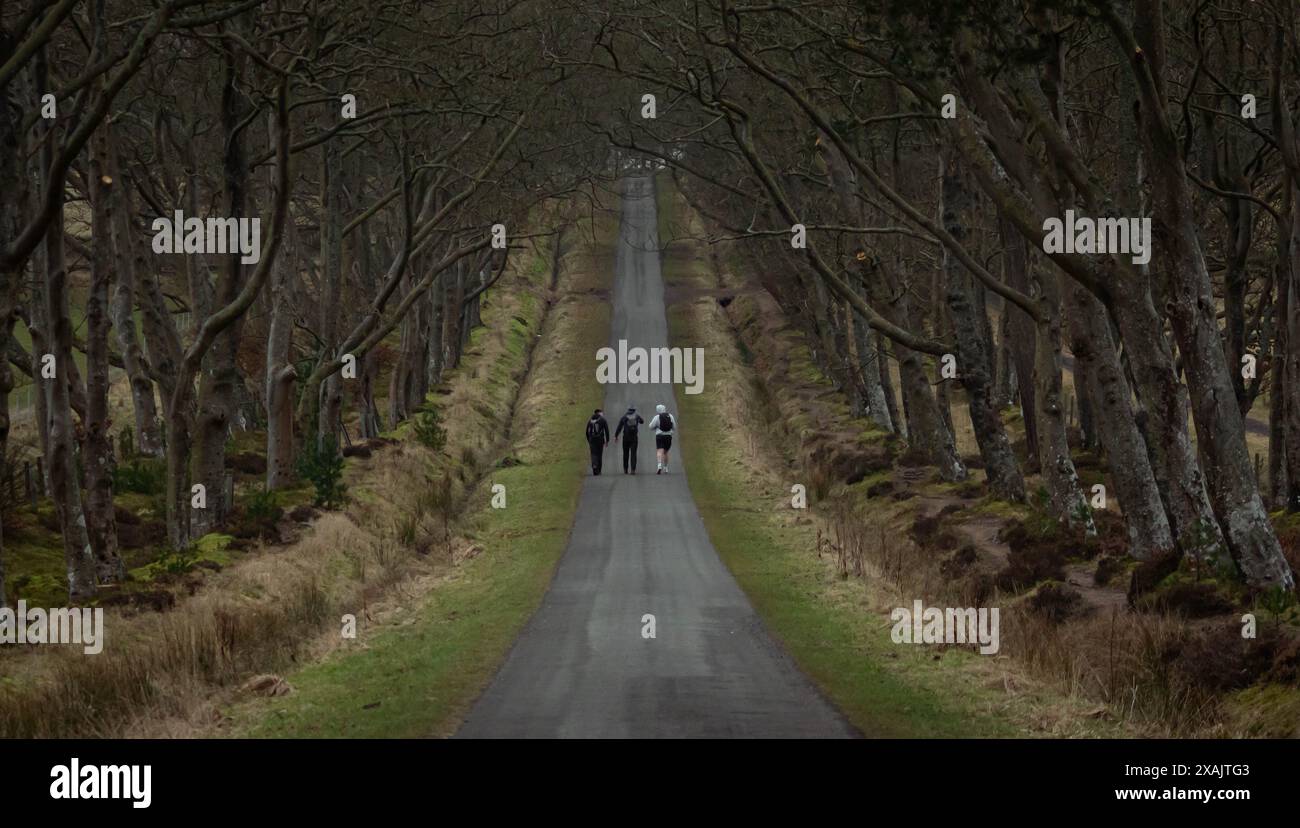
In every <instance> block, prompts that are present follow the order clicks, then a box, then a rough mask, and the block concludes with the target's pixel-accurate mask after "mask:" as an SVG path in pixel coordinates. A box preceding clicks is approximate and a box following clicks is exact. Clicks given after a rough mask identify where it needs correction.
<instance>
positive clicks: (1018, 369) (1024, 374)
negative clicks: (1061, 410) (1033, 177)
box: [998, 213, 1041, 470]
mask: <svg viewBox="0 0 1300 828" xmlns="http://www.w3.org/2000/svg"><path fill="white" fill-rule="evenodd" d="M998 233H999V235H1000V237H1001V239H1002V247H1003V255H1002V260H1003V278H1005V279H1006V282H1007V285H1008V286H1009V287H1013V288H1015V289H1016V290H1018V291H1020V292H1022V293H1028V292H1029V251H1028V250H1026V248H1025V240H1024V237H1022V236H1021V235H1020V233H1019V231H1018V230H1016V227H1015V224H1014V223H1012V221H1011V219H1010V218H1008V217H1006V216H1004V215H1002V214H1001V213H999V214H998ZM1002 313H1003V314H1004V315H1005V316H1006V317H1007V322H1006V327H1005V329H1006V330H1007V331H1008V332H1009V333H1010V334H1011V357H1012V363H1013V367H1014V370H1015V375H1016V386H1015V387H1016V389H1017V390H1018V391H1019V395H1020V417H1021V420H1022V421H1023V422H1024V424H1025V446H1026V449H1025V450H1026V452H1027V453H1028V457H1027V458H1026V462H1025V465H1026V466H1027V467H1028V468H1029V469H1030V470H1037V469H1039V468H1040V467H1041V463H1040V462H1039V457H1038V419H1037V416H1036V414H1035V412H1036V411H1037V410H1038V406H1037V403H1036V401H1035V399H1034V363H1035V354H1034V343H1035V342H1037V340H1038V336H1037V332H1036V331H1035V329H1034V328H1035V326H1034V320H1033V319H1031V318H1030V317H1029V314H1027V313H1025V312H1024V311H1023V310H1021V309H1020V308H1018V307H1016V306H1015V305H1014V304H1012V303H1010V302H1007V303H1005V304H1004V306H1003V309H1002Z"/></svg>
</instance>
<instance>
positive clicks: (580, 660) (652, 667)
mask: <svg viewBox="0 0 1300 828" xmlns="http://www.w3.org/2000/svg"><path fill="white" fill-rule="evenodd" d="M622 203H623V208H622V227H621V239H620V242H619V245H618V250H617V256H616V268H617V273H616V276H615V287H614V312H613V322H612V331H611V334H610V341H611V344H613V345H614V346H617V343H618V341H619V340H620V339H626V340H627V341H628V347H635V346H643V347H656V346H659V347H662V346H666V345H667V344H668V335H667V324H666V322H665V317H664V299H663V279H662V277H661V274H660V271H659V254H658V252H657V249H656V242H657V238H656V237H657V232H656V228H657V221H656V213H655V200H654V189H653V186H652V182H651V180H650V179H649V178H630V179H625V180H624V183H623V202H622ZM595 364H596V361H595V355H594V354H593V355H592V370H593V371H594V370H595ZM707 365H708V355H707V354H706V357H705V366H706V369H707ZM705 393H708V385H707V373H706V384H705ZM657 403H663V404H665V405H667V406H668V409H669V411H671V412H673V413H674V414H676V413H677V406H676V404H675V402H674V397H673V389H672V387H671V386H670V385H644V384H643V385H610V386H608V387H607V390H606V395H605V414H606V417H607V418H608V419H609V423H610V428H611V430H612V429H613V427H614V425H615V423H616V422H617V420H618V418H619V416H620V415H621V414H622V413H623V412H624V411H626V410H627V407H628V406H629V405H635V406H636V407H637V409H638V411H640V412H642V416H644V417H645V419H646V421H647V422H648V421H649V420H650V418H651V416H653V413H654V407H655V405H656V404H657ZM582 426H583V424H582V423H581V422H577V423H574V424H573V434H574V440H581V439H582V436H581V434H582ZM691 427H692V423H691V422H690V421H689V420H688V421H685V422H682V423H681V424H680V428H681V435H682V436H680V437H679V438H678V439H677V440H676V441H675V442H674V446H673V448H674V451H673V457H672V467H671V473H670V474H668V475H666V476H656V475H655V457H654V454H655V452H654V438H653V436H651V435H647V432H646V430H645V428H644V427H642V432H641V435H642V436H641V441H640V451H639V457H640V467H639V473H638V474H637V475H636V476H631V475H624V474H623V472H622V465H621V455H620V453H619V452H618V451H617V450H616V446H615V444H614V443H613V442H612V441H611V443H610V447H609V450H608V451H607V453H606V456H605V469H604V473H603V474H602V476H600V477H592V476H589V477H588V478H587V479H586V481H585V483H584V485H583V489H582V496H581V501H580V502H579V505H578V511H577V516H576V519H575V522H574V526H573V531H572V534H571V536H570V538H569V545H568V548H567V549H566V551H565V553H564V557H563V558H562V559H561V561H560V565H559V568H558V570H557V571H556V574H555V579H554V581H553V582H552V583H551V586H550V590H549V591H548V592H547V594H546V597H545V598H544V599H543V602H542V606H541V607H540V609H538V611H537V613H536V614H535V615H534V616H533V618H532V619H531V620H530V621H529V622H528V624H527V625H526V626H525V628H524V630H523V632H522V633H521V634H520V636H519V638H518V640H516V642H515V644H514V647H513V649H512V650H511V652H510V654H509V655H508V657H507V658H506V660H505V663H504V664H503V665H502V667H501V669H500V671H499V672H498V673H497V675H496V677H495V678H494V679H493V681H492V682H491V684H490V685H489V686H488V688H487V690H486V691H485V692H484V693H483V695H482V696H481V697H480V698H479V699H478V701H477V702H476V704H475V706H474V707H473V708H472V710H471V711H470V714H469V716H468V718H467V719H466V721H465V723H464V724H463V725H462V727H461V729H460V731H459V733H458V734H457V735H458V736H459V737H470V738H483V737H735V736H739V737H804V736H806V737H833V736H852V735H855V731H854V730H853V728H852V727H851V726H850V725H849V724H848V723H847V722H846V721H845V720H844V719H843V718H842V717H841V716H840V715H839V713H838V712H836V711H835V709H834V708H833V707H832V706H831V705H830V704H829V703H828V702H827V701H826V700H825V699H824V698H822V696H821V695H820V694H819V693H818V691H817V690H816V688H814V687H813V685H812V684H811V682H810V681H809V680H808V679H807V678H806V677H805V676H804V675H802V674H801V673H800V672H799V670H798V668H796V667H795V665H794V664H793V662H791V660H790V659H789V658H788V657H787V656H786V655H785V653H784V652H783V651H782V650H781V648H780V647H779V646H778V645H777V644H776V643H775V642H774V641H773V640H772V638H771V637H770V636H769V635H768V633H767V632H766V630H765V629H764V627H763V625H762V622H761V621H760V620H759V618H758V616H757V615H756V614H755V612H754V609H753V607H752V606H750V603H749V601H748V600H747V599H746V597H745V595H744V594H743V593H742V592H741V590H740V588H739V587H738V586H737V584H736V582H735V580H734V579H733V578H732V577H731V574H730V573H729V572H728V571H727V569H726V567H725V566H723V564H722V561H721V560H720V559H719V558H718V555H717V553H716V552H715V551H714V549H713V546H712V544H711V543H710V542H709V537H708V534H707V533H706V531H705V529H704V524H703V523H702V522H701V520H700V515H699V512H698V511H697V510H696V508H695V503H694V501H693V500H692V498H691V492H690V489H689V488H688V486H687V484H686V478H685V476H684V475H683V470H682V464H681V458H680V452H679V451H677V449H678V444H677V443H678V441H680V442H683V443H684V444H685V447H687V448H689V446H690V441H691V433H692V432H691ZM645 614H653V615H654V616H655V619H656V627H657V629H656V633H657V636H656V637H655V638H653V639H647V638H643V637H642V616H643V615H645Z"/></svg>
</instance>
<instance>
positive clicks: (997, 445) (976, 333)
mask: <svg viewBox="0 0 1300 828" xmlns="http://www.w3.org/2000/svg"><path fill="white" fill-rule="evenodd" d="M959 176H960V171H959V170H958V169H956V165H955V163H953V162H952V161H949V162H948V163H947V164H945V165H944V175H943V223H944V229H945V230H947V231H948V233H949V234H951V235H952V236H953V238H955V239H957V240H958V241H962V240H963V239H965V237H966V227H965V225H964V224H963V222H962V216H963V215H964V214H966V213H967V212H968V211H969V210H970V194H969V192H968V191H967V190H966V188H965V187H964V186H963V185H962V182H961V180H960V178H959ZM943 260H944V273H943V276H944V279H945V280H946V282H947V299H948V302H947V305H948V311H949V315H950V318H951V319H952V327H953V333H954V335H955V338H956V342H957V354H956V357H957V366H958V374H959V376H960V377H961V381H962V386H963V387H964V388H965V389H966V396H967V402H968V404H969V408H970V418H971V424H972V426H973V427H974V429H975V440H976V442H977V443H978V444H979V449H980V457H981V458H982V459H983V461H984V469H985V474H986V475H987V476H988V481H989V489H990V490H991V491H992V493H993V496H994V497H996V498H998V499H1000V500H1008V501H1013V502H1016V503H1022V502H1024V500H1025V479H1024V477H1023V476H1022V475H1021V473H1020V466H1019V464H1017V462H1016V458H1015V455H1014V454H1013V453H1012V451H1011V441H1010V440H1009V439H1008V438H1007V431H1006V427H1005V426H1004V425H1003V423H1002V418H1001V417H1000V416H999V415H998V410H997V406H996V405H995V404H994V401H993V361H992V358H991V355H990V353H989V345H990V342H989V340H988V336H987V334H988V315H987V313H986V311H985V309H984V303H983V302H982V301H981V302H978V303H977V302H976V290H975V285H974V284H973V282H974V277H973V276H972V275H971V274H969V273H967V272H966V270H965V269H964V268H963V267H962V265H961V263H960V262H958V261H957V260H956V257H953V256H949V255H944V257H943Z"/></svg>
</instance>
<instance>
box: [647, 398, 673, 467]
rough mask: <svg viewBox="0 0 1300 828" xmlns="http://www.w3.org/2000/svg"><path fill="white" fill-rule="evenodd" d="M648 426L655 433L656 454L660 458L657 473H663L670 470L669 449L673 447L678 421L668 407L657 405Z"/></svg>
mask: <svg viewBox="0 0 1300 828" xmlns="http://www.w3.org/2000/svg"><path fill="white" fill-rule="evenodd" d="M648 427H649V428H650V430H651V431H653V432H654V433H655V454H656V455H657V456H658V458H659V470H658V471H656V472H655V474H663V473H664V472H666V471H668V450H669V449H671V448H672V447H673V431H674V430H675V429H676V428H677V423H676V421H675V419H674V418H673V415H671V414H669V413H668V409H667V408H665V407H663V406H662V405H656V406H655V415H654V416H653V417H651V418H650V423H649V426H648Z"/></svg>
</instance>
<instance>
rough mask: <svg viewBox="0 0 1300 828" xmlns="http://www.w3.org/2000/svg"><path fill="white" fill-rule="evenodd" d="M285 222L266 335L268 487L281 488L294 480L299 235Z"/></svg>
mask: <svg viewBox="0 0 1300 828" xmlns="http://www.w3.org/2000/svg"><path fill="white" fill-rule="evenodd" d="M293 227H294V220H293V219H290V220H289V221H286V222H285V229H286V234H285V247H284V255H283V256H282V257H281V258H280V259H279V260H278V261H277V262H276V264H275V272H274V273H273V274H272V276H271V279H272V282H271V300H270V305H271V322H270V326H269V327H268V328H267V334H266V488H267V489H268V490H272V489H281V488H284V487H285V486H287V485H289V482H290V481H291V480H292V479H293V476H294V471H293V457H294V454H293V451H294V440H293V437H294V434H293V425H294V423H293V402H294V399H293V386H294V382H295V380H297V378H298V372H297V370H296V369H295V368H294V365H293V319H294V311H295V308H296V303H295V301H294V296H295V293H296V282H297V276H298V274H297V267H298V265H297V262H296V260H295V259H294V256H295V254H296V253H297V250H298V246H297V234H296V233H294V231H293Z"/></svg>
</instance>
